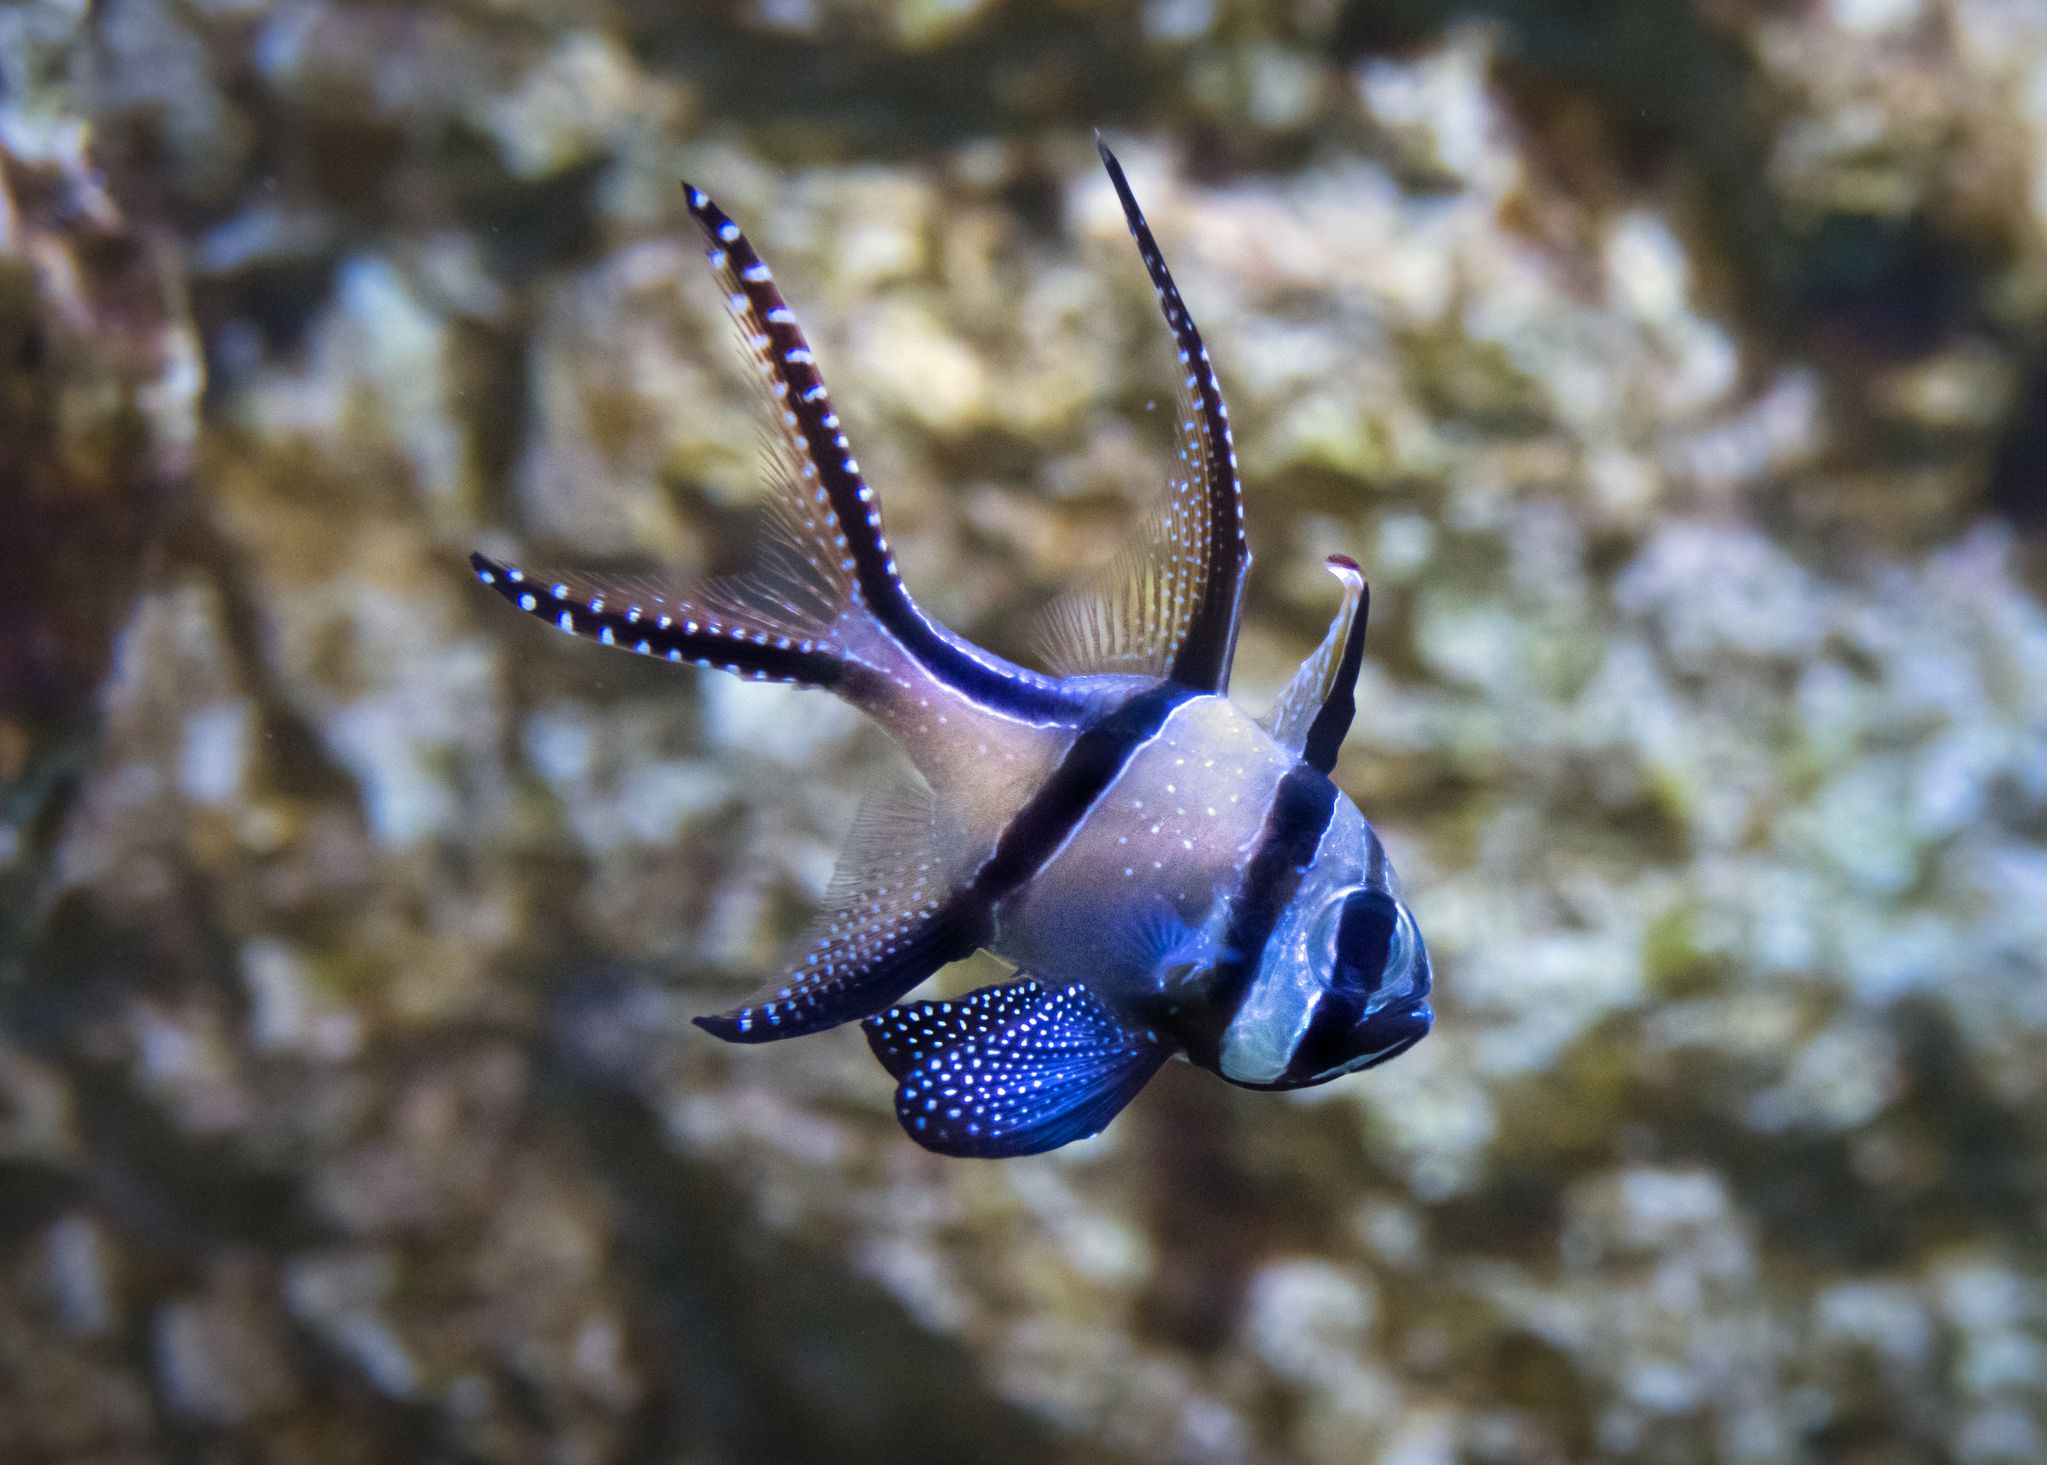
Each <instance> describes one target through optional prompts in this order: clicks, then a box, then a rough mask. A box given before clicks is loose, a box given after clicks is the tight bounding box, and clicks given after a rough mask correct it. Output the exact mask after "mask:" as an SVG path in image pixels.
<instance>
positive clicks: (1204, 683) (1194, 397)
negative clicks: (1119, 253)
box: [1095, 137, 1251, 692]
mask: <svg viewBox="0 0 2047 1465" xmlns="http://www.w3.org/2000/svg"><path fill="white" fill-rule="evenodd" d="M1095 147H1096V148H1097V150H1099V151H1100V153H1101V155H1102V166H1103V167H1105V168H1107V169H1108V170H1109V181H1110V182H1111V183H1112V184H1114V185H1115V187H1116V197H1117V199H1118V201H1120V202H1121V203H1122V205H1123V217H1124V220H1125V221H1126V222H1127V223H1128V224H1129V225H1130V235H1131V237H1132V238H1133V239H1135V240H1136V241H1137V252H1138V253H1139V254H1140V255H1142V256H1143V257H1144V268H1145V272H1146V273H1147V274H1149V275H1150V276H1151V283H1152V289H1153V290H1155V291H1156V292H1157V294H1158V297H1159V307H1160V309H1161V310H1163V311H1164V312H1165V317H1166V324H1167V326H1169V327H1170V328H1171V330H1172V332H1173V343H1174V345H1175V346H1176V347H1178V349H1179V353H1180V370H1181V373H1182V379H1183V384H1184V386H1185V390H1186V393H1187V397H1188V400H1189V403H1190V404H1191V406H1192V407H1193V409H1194V426H1195V429H1196V435H1197V436H1198V438H1199V444H1200V450H1201V456H1202V465H1201V466H1202V470H1203V473H1204V477H1205V481H1206V486H1207V490H1208V495H1207V505H1206V515H1205V524H1204V526H1203V527H1204V535H1203V538H1204V541H1205V542H1204V544H1203V551H1202V574H1201V601H1200V604H1199V605H1198V606H1197V607H1196V609H1195V611H1194V615H1193V618H1192V619H1191V620H1190V621H1189V622H1188V625H1187V634H1186V636H1185V637H1184V639H1182V641H1181V642H1180V646H1179V649H1178V650H1177V651H1176V652H1175V653H1174V656H1173V664H1172V666H1171V668H1170V669H1169V670H1168V673H1167V674H1168V675H1169V676H1171V677H1172V679H1173V680H1174V681H1176V682H1180V683H1182V684H1183V685H1186V686H1189V687H1197V688H1199V689H1200V690H1202V691H1204V692H1227V691H1228V690H1229V689H1230V662H1231V660H1232V659H1233V658H1234V656H1235V654H1236V648H1237V618H1238V610H1239V606H1240V603H1241V601H1242V599H1243V595H1244V576H1245V573H1246V571H1248V570H1249V569H1250V567H1251V551H1250V549H1249V547H1248V545H1247V544H1246V541H1245V537H1244V499H1243V494H1242V491H1241V489H1240V486H1239V484H1238V481H1237V449H1236V440H1235V438H1234V437H1233V436H1232V434H1231V432H1230V409H1229V408H1228V407H1226V406H1225V405H1224V404H1223V394H1222V387H1221V385H1220V384H1218V383H1217V381H1216V379H1215V369H1214V367H1213V366H1211V365H1210V364H1209V360H1208V348H1207V347H1206V346H1205V345H1203V344H1202V341H1201V332H1200V331H1199V330H1198V329H1196V327H1195V325H1194V317H1193V316H1192V315H1190V314H1188V311H1187V305H1186V302H1185V301H1183V300H1182V299H1181V298H1180V289H1179V286H1177V285H1175V284H1174V283H1173V276H1172V273H1171V272H1170V271H1169V270H1167V268H1166V261H1165V256H1163V255H1162V254H1160V253H1159V246H1158V242H1157V241H1156V240H1154V239H1153V238H1152V234H1151V226H1150V225H1149V224H1147V223H1146V222H1145V219H1144V211H1143V210H1142V209H1140V208H1139V207H1138V206H1137V198H1136V195H1134V194H1133V193H1131V191H1130V180H1129V179H1127V178H1125V177H1124V176H1123V165H1122V164H1121V163H1119V162H1117V161H1116V155H1115V154H1114V153H1112V152H1110V151H1109V147H1108V144H1107V143H1104V142H1103V141H1102V140H1101V139H1100V138H1099V137H1097V138H1096V139H1095Z"/></svg>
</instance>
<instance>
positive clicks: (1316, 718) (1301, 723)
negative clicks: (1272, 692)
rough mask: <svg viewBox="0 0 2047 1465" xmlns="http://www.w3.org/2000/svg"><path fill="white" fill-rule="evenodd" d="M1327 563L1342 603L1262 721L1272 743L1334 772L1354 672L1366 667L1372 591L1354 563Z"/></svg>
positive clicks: (1352, 707)
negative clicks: (1340, 588)
mask: <svg viewBox="0 0 2047 1465" xmlns="http://www.w3.org/2000/svg"><path fill="white" fill-rule="evenodd" d="M1328 563H1329V573H1330V574H1332V575H1334V576H1336V578H1337V579H1338V580H1339V581H1341V582H1342V584H1343V602H1342V604H1340V605H1339V606H1338V607H1337V610H1336V618H1335V619H1334V620H1332V621H1331V622H1330V623H1329V630H1328V632H1327V633H1326V634H1325V635H1324V636H1323V637H1322V644H1321V645H1320V646H1318V647H1317V648H1316V649H1315V654H1314V655H1312V656H1310V657H1309V658H1308V659H1307V660H1306V661H1304V662H1302V663H1301V669H1300V670H1299V671H1297V672H1295V673H1294V679H1293V680H1292V681H1291V682H1288V683H1287V686H1286V690H1285V691H1283V692H1281V693H1280V694H1279V700H1278V701H1277V702H1275V703H1274V704H1273V707H1272V711H1271V712H1270V713H1269V714H1267V716H1266V718H1265V728H1266V731H1268V732H1270V733H1271V734H1272V737H1273V741H1275V742H1277V743H1278V744H1279V745H1280V746H1281V747H1283V748H1288V749H1291V750H1292V751H1294V752H1296V753H1299V754H1300V755H1301V761H1302V762H1304V763H1306V764H1307V765H1308V766H1309V767H1310V768H1314V769H1316V770H1317V771H1319V772H1322V773H1327V772H1329V771H1330V770H1331V769H1332V768H1334V767H1336V755H1337V753H1338V752H1339V751H1340V750H1341V749H1342V747H1343V739H1344V734H1346V733H1348V732H1349V731H1350V724H1351V719H1352V718H1353V717H1355V716H1356V715H1357V706H1358V704H1357V684H1358V669H1359V667H1361V666H1362V665H1363V664H1364V656H1365V623H1366V621H1367V619H1368V618H1369V614H1370V611H1371V592H1370V589H1369V588H1368V587H1367V586H1366V584H1365V575H1364V571H1362V570H1360V569H1359V568H1358V563H1357V561H1356V560H1354V559H1351V558H1350V557H1349V556H1347V555H1340V554H1333V555H1331V556H1330V557H1329V562H1328Z"/></svg>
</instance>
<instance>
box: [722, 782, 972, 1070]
mask: <svg viewBox="0 0 2047 1465" xmlns="http://www.w3.org/2000/svg"><path fill="white" fill-rule="evenodd" d="M955 883H956V882H955V880H954V879H953V876H952V872H951V871H950V870H948V868H947V867H946V865H945V863H944V862H943V861H942V860H941V859H940V857H939V856H938V854H937V852H936V834H935V831H934V825H933V819H932V803H931V795H930V793H929V791H928V790H927V789H925V787H924V786H923V785H922V784H920V783H911V782H910V781H909V780H907V779H904V780H901V781H890V782H887V783H884V784H883V785H882V786H880V787H879V788H877V789H876V790H875V791H874V792H872V793H870V794H869V795H868V796H867V798H866V799H865V800H864V801H863V802H862V804H861V806H860V812H859V814H858V815H857V816H855V818H854V821H853V830H852V833H851V834H849V835H848V836H847V839H846V845H845V848H844V850H843V851H842V852H841V853H840V855H839V862H838V866H837V868H836V869H835V870H834V871H833V874H832V880H831V884H830V886H829V887H828V888H827V889H826V891H825V898H824V904H823V908H822V910H821V911H820V912H819V914H818V917H817V919H816V920H815V921H814V922H813V923H812V924H811V926H810V929H809V930H808V931H807V932H806V933H805V935H804V937H803V939H802V940H801V941H800V942H798V943H797V947H796V951H797V955H796V957H795V958H794V959H793V960H792V961H791V962H790V963H789V965H788V972H787V975H786V976H785V977H784V978H783V979H782V982H781V983H780V984H779V986H778V987H777V988H776V989H775V990H774V991H773V992H771V993H766V994H763V995H762V996H761V997H759V998H757V999H755V1000H754V1001H752V1002H748V1003H746V1004H744V1005H742V1006H739V1007H735V1008H733V1009H731V1010H730V1011H727V1012H723V1013H718V1014H716V1015H713V1016H706V1017H699V1018H697V1019H696V1024H697V1026H698V1027H700V1028H703V1029H704V1030H705V1031H706V1032H709V1033H711V1034H713V1035H714V1036H716V1037H720V1038H723V1039H725V1040H726V1041H727V1042H733V1043H765V1042H773V1041H775V1040H778V1039H781V1038H794V1037H799V1036H801V1035H803V1034H805V1033H813V1032H818V1031H820V1030H822V1029H824V1028H829V1027H836V1026H837V1025H838V1024H840V1023H843V1022H850V1021H851V1020H853V1019H854V1018H858V1017H866V1016H867V1015H868V1014H870V1013H872V1012H875V1011H877V1010H879V1009H880V1008H883V1007H886V1006H887V1005H888V1004H889V1003H891V1002H893V1001H895V1000H896V999H897V998H898V997H900V996H902V995H903V993H905V992H907V991H909V990H910V988H912V987H914V986H916V985H917V983H919V982H921V981H923V980H924V979H925V978H926V977H928V976H930V975H931V974H932V973H933V972H935V971H937V970H938V968H939V967H941V966H943V965H945V964H946V963H947V962H950V961H956V960H958V959H959V958H961V957H963V956H967V955H969V954H971V952H972V951H973V949H974V947H975V946H977V945H979V941H978V939H976V935H975V933H973V932H971V931H969V930H967V929H965V928H964V927H963V925H962V923H960V922H959V921H958V920H957V919H956V918H955V917H954V916H953V915H952V914H951V908H950V906H949V905H948V898H949V897H950V896H952V895H953V893H954V886H955Z"/></svg>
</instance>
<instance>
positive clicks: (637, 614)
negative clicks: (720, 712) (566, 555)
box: [469, 554, 848, 687]
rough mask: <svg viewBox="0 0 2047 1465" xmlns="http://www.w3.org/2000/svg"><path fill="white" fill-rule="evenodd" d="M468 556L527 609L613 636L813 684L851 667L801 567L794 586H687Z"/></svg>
mask: <svg viewBox="0 0 2047 1465" xmlns="http://www.w3.org/2000/svg"><path fill="white" fill-rule="evenodd" d="M469 564H470V567H471V568H472V569H473V570H475V572H476V578H477V579H478V580H480V581H482V582H483V583H484V584H485V585H487V586H489V587H490V588H491V589H492V590H495V591H496V592H497V593H498V594H499V595H501V596H503V597H504V598H505V599H506V600H507V601H509V602H510V603H511V604H512V605H514V606H516V607H517V608H518V609H520V610H523V611H525V612H526V613H527V614H528V615H531V616H534V617H536V618H538V619H540V620H543V621H546V622H547V623H548V624H549V625H551V626H554V627H556V628H557V629H559V630H563V631H567V632H569V633H570V634H571V635H576V636H584V637H588V638H589V639H590V640H593V641H597V642H601V643H602V644H604V645H606V646H616V647H618V648H619V649H621V650H624V651H633V652H637V653H638V654H640V655H641V656H652V657H655V658H657V659H659V660H662V661H668V662H675V663H678V664H684V665H692V666H705V667H715V668H717V669H718V670H720V671H729V672H733V673H735V674H737V675H739V676H743V677H750V678H752V679H754V680H756V681H772V682H795V683H797V684H798V685H800V686H806V687H838V686H840V685H842V684H843V682H844V680H845V678H846V676H847V673H848V668H847V666H846V664H845V663H844V662H843V661H842V660H841V659H840V656H839V647H838V645H837V644H836V642H835V641H834V639H833V625H832V621H831V620H830V619H829V617H828V614H827V612H828V610H829V606H828V605H826V604H822V603H820V604H811V603H809V601H808V599H807V597H810V596H821V595H822V594H824V593H825V592H824V591H823V590H821V589H820V588H819V587H818V586H816V585H814V584H810V583H808V582H805V581H803V580H802V579H801V578H800V577H792V578H791V579H790V580H789V582H788V585H789V587H791V588H781V587H779V586H778V585H777V582H775V581H772V580H762V581H755V580H752V579H751V578H749V579H747V580H743V581H735V582H728V583H726V584H724V585H720V584H718V583H715V582H714V583H713V584H712V585H709V586H706V587H704V591H703V592H700V593H698V594H695V595H689V596H684V595H680V594H676V593H674V592H670V591H667V590H664V589H663V588H661V587H660V586H659V585H658V584H656V583H655V582H653V581H650V580H642V579H636V578H632V577H607V578H604V579H601V580H600V579H596V578H593V577H591V576H588V575H582V574H576V573H567V574H540V573H537V572H535V573H528V572H527V571H525V570H522V569H520V568H518V567H517V566H515V565H507V564H504V563H501V562H500V561H498V560H494V559H491V558H489V557H488V556H485V555H480V554H472V555H471V556H470V557H469Z"/></svg>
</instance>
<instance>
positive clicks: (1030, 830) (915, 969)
mask: <svg viewBox="0 0 2047 1465" xmlns="http://www.w3.org/2000/svg"><path fill="white" fill-rule="evenodd" d="M1196 695H1198V694H1197V693H1195V692H1194V691H1192V690H1191V689H1189V688H1187V687H1182V686H1179V685H1178V684H1176V683H1173V682H1162V683H1160V684H1159V685H1158V686H1156V687H1153V688H1151V689H1150V690H1148V691H1145V692H1140V693H1139V694H1138V695H1137V696H1135V697H1132V698H1131V699H1130V700H1129V701H1127V702H1125V703H1123V705H1122V706H1120V707H1118V708H1117V709H1116V710H1115V711H1113V712H1111V713H1109V714H1108V715H1107V716H1105V717H1103V718H1102V719H1101V720H1100V721H1099V722H1097V723H1095V724H1094V725H1093V726H1092V727H1090V728H1088V729H1087V730H1086V731H1085V732H1083V733H1081V734H1080V736H1079V737H1077V738H1075V739H1074V740H1073V746H1072V747H1070V748H1068V749H1067V750H1066V754H1065V756H1064V757H1062V758H1061V759H1060V760H1059V765H1058V767H1056V768H1054V769H1053V770H1052V774H1051V776H1050V777H1049V778H1047V779H1046V780H1045V782H1044V785H1043V786H1042V787H1041V788H1040V789H1039V790H1038V791H1037V792H1036V793H1035V794H1033V795H1032V796H1031V798H1030V801H1029V802H1028V803H1026V804H1025V805H1024V806H1023V808H1022V809H1021V810H1020V811H1019V812H1018V813H1017V816H1016V817H1015V818H1014V819H1012V820H1011V821H1010V824H1009V827H1008V828H1007V829H1005V830H1004V831H1003V832H1002V836H1001V837H1000V838H999V839H997V840H996V842H995V848H994V849H993V850H992V851H991V852H990V853H989V855H988V858H987V859H985V860H983V861H982V862H981V864H980V866H979V868H977V869H976V870H975V871H974V873H973V874H972V875H971V876H970V877H968V879H967V880H966V882H965V883H964V884H962V885H961V886H960V888H959V889H958V890H957V891H955V892H954V893H953V894H952V895H951V896H949V897H948V898H947V899H946V900H945V902H944V903H943V904H942V905H940V906H939V907H938V909H937V910H935V911H933V912H932V913H931V915H930V916H929V917H927V918H926V919H925V920H924V921H923V922H922V923H921V924H920V925H919V926H918V927H917V929H916V930H914V931H912V932H910V933H908V934H907V935H906V936H905V937H904V938H903V940H902V941H901V942H900V943H899V944H898V945H897V947H896V948H895V949H894V950H892V951H891V952H890V954H889V957H888V960H887V962H886V963H885V964H883V965H882V966H881V967H880V968H878V969H877V970H875V971H874V972H872V973H870V974H867V975H865V976H863V977H862V979H861V980H860V981H859V983H858V984H857V993H856V996H855V1000H853V1001H851V1002H848V1003H847V1004H846V1006H845V1008H844V1010H841V1008H840V1007H838V1006H832V1005H826V1004H814V1005H808V1006H806V1005H805V1004H804V1003H803V1002H802V1001H801V1000H800V999H798V1000H795V1001H792V1002H788V1003H783V1002H767V1003H762V1004H761V1005H759V1006H758V1007H742V1008H738V1009H736V1010H734V1011H732V1012H728V1013H720V1014H718V1015H717V1016H714V1017H699V1018H697V1019H695V1021H696V1024H697V1026H698V1027H700V1028H703V1029H704V1030H705V1031H706V1032H709V1033H711V1034H713V1035H715V1036H717V1037H720V1038H723V1039H725V1040H726V1041H727V1042H732V1043H769V1042H774V1041H775V1040H777V1039H779V1038H794V1037H799V1036H801V1035H802V1034H804V1033H812V1032H817V1031H820V1030H821V1029H824V1028H828V1027H835V1026H837V1025H838V1024H839V1023H842V1022H849V1021H851V1020H852V1019H854V1018H856V1017H866V1016H868V1015H870V1014H871V1013H875V1012H879V1011H880V1010H881V1009H882V1008H884V1007H887V1006H888V1005H889V1004H891V1003H893V1002H894V1001H895V1000H896V999H897V998H899V997H901V996H902V995H903V994H904V993H905V992H907V991H909V990H910V989H911V988H912V987H914V986H916V985H917V984H918V983H919V982H921V981H923V980H924V979H925V978H926V977H928V976H930V975H931V974H932V973H933V972H935V971H937V970H938V969H939V968H940V967H942V966H944V965H946V964H947V963H948V962H954V961H960V960H962V959H964V958H966V957H969V956H971V955H973V954H974V952H976V951H978V950H979V949H980V948H981V947H983V946H985V945H986V944H987V943H988V942H989V940H990V939H992V937H993V936H994V934H995V908H996V906H997V905H998V904H1000V903H1001V902H1002V900H1003V899H1005V898H1006V897H1008V896H1010V895H1012V894H1014V893H1015V892H1016V891H1017V890H1019V889H1021V888H1022V887H1023V886H1024V885H1025V884H1026V883H1028V882H1029V881H1030V880H1031V878H1032V877H1034V876H1035V875H1036V874H1037V873H1038V872H1039V870H1041V869H1043V868H1044V865H1045V862H1046V861H1047V860H1049V859H1050V858H1051V857H1052V855H1053V853H1054V852H1055V851H1057V850H1058V848H1059V847H1060V845H1062V844H1063V843H1064V842H1065V841H1066V838H1067V836H1068V835H1070V834H1071V833H1072V832H1073V831H1074V829H1075V828H1077V827H1078V826H1079V825H1080V822H1081V821H1082V820H1083V819H1085V818H1086V817H1087V816H1088V813H1089V812H1090V811H1091V810H1092V809H1093V808H1094V806H1095V803H1096V801H1097V800H1099V799H1100V798H1101V796H1102V794H1103V793H1104V792H1105V791H1106V790H1107V789H1108V787H1109V785H1110V784H1112V783H1114V782H1115V781H1116V777H1117V775H1118V774H1120V773H1122V771H1123V770H1124V768H1125V767H1126V766H1128V764H1129V762H1130V760H1131V759H1132V758H1133V757H1135V756H1136V755H1137V753H1138V751H1139V750H1140V749H1142V748H1143V747H1144V746H1145V744H1147V743H1149V742H1150V741H1151V740H1152V739H1153V738H1154V737H1156V736H1157V735H1158V732H1159V729H1160V728H1162V727H1163V726H1164V725H1165V722H1166V719H1167V718H1168V717H1170V716H1171V715H1172V713H1173V710H1174V709H1175V708H1176V707H1178V706H1180V705H1181V704H1182V703H1183V702H1187V701H1189V700H1191V699H1192V698H1193V697H1195V696H1196Z"/></svg>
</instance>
